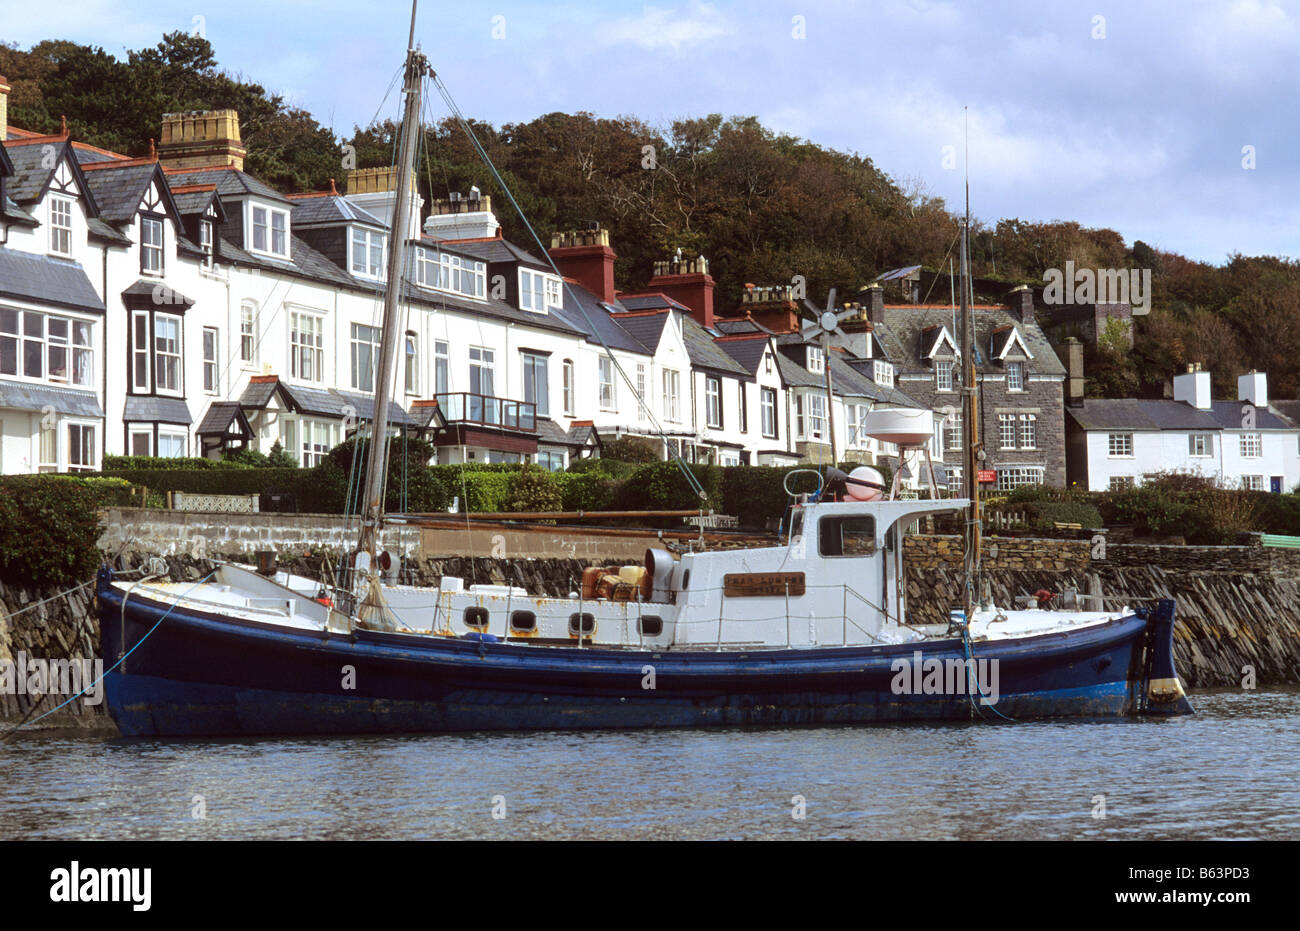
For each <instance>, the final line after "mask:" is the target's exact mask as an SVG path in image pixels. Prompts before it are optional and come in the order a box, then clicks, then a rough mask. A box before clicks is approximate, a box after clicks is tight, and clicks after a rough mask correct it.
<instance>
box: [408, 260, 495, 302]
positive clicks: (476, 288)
mask: <svg viewBox="0 0 1300 931" xmlns="http://www.w3.org/2000/svg"><path fill="white" fill-rule="evenodd" d="M416 263H417V264H416V280H417V281H418V282H419V284H420V285H421V286H422V287H425V288H437V289H438V290H439V291H452V292H455V293H456V294H463V295H464V296H466V297H473V298H478V299H480V300H482V299H483V298H484V297H485V296H486V294H487V263H485V262H479V261H477V260H475V259H468V258H463V257H461V256H459V255H451V254H449V253H446V252H432V251H430V250H428V249H421V250H419V252H418V253H417V254H416Z"/></svg>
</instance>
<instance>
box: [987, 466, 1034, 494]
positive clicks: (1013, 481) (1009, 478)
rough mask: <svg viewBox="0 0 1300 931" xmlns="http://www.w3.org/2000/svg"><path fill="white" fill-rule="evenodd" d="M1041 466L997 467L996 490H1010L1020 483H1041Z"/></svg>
mask: <svg viewBox="0 0 1300 931" xmlns="http://www.w3.org/2000/svg"><path fill="white" fill-rule="evenodd" d="M1043 474H1044V469H1043V467H1042V466H1015V467H1012V468H1008V469H998V491H1011V490H1012V489H1013V488H1019V487H1020V486H1021V485H1041V484H1043Z"/></svg>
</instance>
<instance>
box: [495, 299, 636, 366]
mask: <svg viewBox="0 0 1300 931" xmlns="http://www.w3.org/2000/svg"><path fill="white" fill-rule="evenodd" d="M567 285H568V286H567V287H565V288H563V289H562V292H561V293H562V294H563V296H564V306H563V307H552V308H551V312H550V314H549V315H548V316H550V317H554V318H556V319H557V320H558V321H560V322H562V323H563V324H564V325H565V326H566V327H567V328H568V329H569V331H570V332H574V333H579V334H582V335H584V336H586V337H587V340H588V341H589V342H592V343H597V344H600V343H601V342H602V340H603V342H604V344H605V345H607V346H609V347H610V348H611V349H622V350H624V351H626V352H635V353H638V354H640V355H646V354H647V352H646V348H645V346H643V345H642V344H641V342H640V341H639V340H637V339H636V338H635V337H633V336H632V334H631V333H629V332H628V331H627V330H625V329H623V328H622V327H621V326H619V325H618V324H617V323H616V322H615V321H614V318H613V317H612V316H611V314H610V312H609V310H608V309H607V308H606V305H605V304H604V303H603V302H601V301H600V300H599V299H597V297H596V295H594V294H592V293H591V292H590V291H588V290H587V289H586V288H584V287H582V286H581V285H577V284H574V283H573V282H567ZM507 306H508V305H507ZM610 306H611V307H613V309H615V310H617V309H618V308H617V307H616V306H614V305H610ZM520 313H523V312H522V311H515V314H516V316H518V315H519V314H520ZM529 316H532V317H539V316H541V315H539V314H530V315H529Z"/></svg>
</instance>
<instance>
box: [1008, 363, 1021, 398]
mask: <svg viewBox="0 0 1300 931" xmlns="http://www.w3.org/2000/svg"><path fill="white" fill-rule="evenodd" d="M1007 390H1008V391H1024V390H1025V363H1023V362H1008V363H1007Z"/></svg>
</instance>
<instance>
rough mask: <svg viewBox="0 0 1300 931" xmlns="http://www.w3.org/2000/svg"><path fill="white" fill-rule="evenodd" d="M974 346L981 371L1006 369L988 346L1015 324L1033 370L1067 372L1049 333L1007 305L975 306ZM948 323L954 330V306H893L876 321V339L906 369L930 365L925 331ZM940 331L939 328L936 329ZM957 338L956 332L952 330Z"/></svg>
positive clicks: (1053, 373)
mask: <svg viewBox="0 0 1300 931" xmlns="http://www.w3.org/2000/svg"><path fill="white" fill-rule="evenodd" d="M973 315H974V318H975V346H976V350H977V358H976V367H977V368H978V369H979V371H980V372H981V373H1001V372H1002V371H1004V368H1003V365H1002V363H1000V362H990V361H989V356H988V349H989V346H990V345H991V339H990V338H991V336H992V333H993V331H994V330H995V329H998V328H999V327H1005V326H1014V327H1015V328H1016V329H1017V330H1018V331H1019V333H1020V338H1021V339H1023V340H1024V342H1025V346H1026V347H1028V349H1029V351H1030V352H1031V353H1032V354H1033V356H1034V358H1033V359H1031V360H1029V361H1028V362H1027V363H1026V367H1027V369H1028V370H1029V371H1030V372H1033V373H1034V374H1039V375H1062V376H1063V375H1065V366H1064V365H1062V364H1061V360H1060V359H1058V358H1057V357H1056V353H1055V352H1053V351H1052V347H1051V345H1050V344H1049V343H1048V341H1047V337H1046V336H1045V335H1043V331H1042V330H1041V329H1040V328H1039V327H1038V326H1037V325H1033V326H1026V325H1025V324H1022V323H1020V322H1019V321H1018V320H1017V319H1016V317H1015V316H1014V315H1013V314H1012V313H1011V311H1010V310H1009V309H1008V308H1005V307H1000V308H999V307H976V308H974V310H973ZM940 326H945V327H948V329H949V332H951V330H952V310H951V309H949V308H946V307H928V306H915V305H913V306H907V305H902V306H894V305H889V306H887V307H886V308H885V318H884V322H883V323H878V324H876V325H875V328H874V331H873V332H874V333H875V335H876V339H877V341H878V342H879V343H880V345H881V346H882V347H883V348H884V350H885V353H886V355H887V356H888V358H889V359H891V360H893V361H894V363H895V364H896V365H897V366H898V369H899V370H900V371H903V372H908V371H917V370H920V369H928V363H923V362H922V361H921V348H922V345H923V342H924V340H923V337H922V334H923V333H924V332H925V331H926V330H927V329H928V328H930V327H940ZM935 332H936V333H937V332H938V331H937V330H936V331H935ZM952 335H953V336H954V338H956V334H952Z"/></svg>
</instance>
